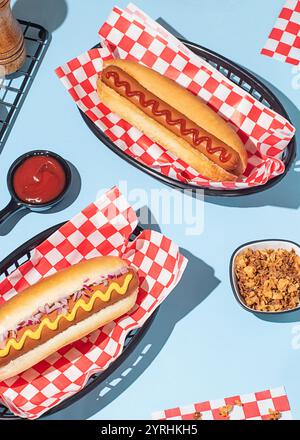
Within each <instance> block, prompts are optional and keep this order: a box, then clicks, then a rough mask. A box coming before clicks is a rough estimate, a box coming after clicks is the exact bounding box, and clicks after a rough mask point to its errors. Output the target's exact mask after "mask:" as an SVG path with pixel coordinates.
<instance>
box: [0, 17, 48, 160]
mask: <svg viewBox="0 0 300 440" xmlns="http://www.w3.org/2000/svg"><path fill="white" fill-rule="evenodd" d="M19 23H20V25H21V28H22V31H23V35H24V39H25V46H26V51H27V55H26V60H25V63H24V65H23V66H22V67H21V69H20V70H18V71H17V72H16V73H13V74H11V75H8V76H6V78H4V80H2V81H1V83H0V152H1V151H2V149H3V147H4V144H5V141H6V139H7V136H8V134H9V133H10V130H11V128H12V126H13V124H14V121H15V119H16V117H17V115H18V113H19V110H20V108H21V106H22V104H23V100H24V99H25V97H26V95H27V93H28V91H29V88H30V86H31V83H32V81H33V79H34V77H35V75H36V73H37V71H38V68H39V66H40V64H41V62H42V60H43V57H44V55H45V53H46V50H47V48H48V45H49V43H50V37H49V33H48V31H46V29H45V28H43V27H42V26H40V25H38V24H35V23H31V22H28V21H24V20H19Z"/></svg>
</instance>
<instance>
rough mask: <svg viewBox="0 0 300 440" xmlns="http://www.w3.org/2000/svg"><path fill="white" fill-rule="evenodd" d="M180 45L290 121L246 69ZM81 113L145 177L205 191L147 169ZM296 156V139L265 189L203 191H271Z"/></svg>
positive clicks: (234, 193)
mask: <svg viewBox="0 0 300 440" xmlns="http://www.w3.org/2000/svg"><path fill="white" fill-rule="evenodd" d="M180 41H181V42H182V43H184V44H185V45H186V46H187V47H188V48H189V49H190V50H192V51H193V52H194V53H195V54H196V55H199V56H200V57H201V58H203V59H204V60H205V61H206V62H208V63H209V64H210V65H211V66H212V67H214V68H215V69H217V70H219V72H221V73H222V74H223V75H224V76H226V77H227V78H228V79H230V80H231V81H233V82H234V83H235V84H237V85H238V86H240V87H241V88H242V89H244V90H245V91H246V92H248V93H250V95H252V96H253V97H254V98H255V99H257V100H258V101H259V102H261V103H262V104H264V105H265V106H266V107H269V108H270V109H272V110H274V111H275V112H276V113H279V114H280V115H282V116H283V117H284V118H286V119H287V120H290V119H289V117H288V114H287V112H286V110H285V108H284V107H283V105H282V104H281V102H280V101H279V99H278V98H277V97H276V96H275V95H274V93H273V92H272V91H271V90H270V89H269V88H268V87H267V86H266V85H264V84H263V83H262V82H261V81H260V80H259V79H257V78H256V77H255V76H254V75H252V74H251V73H250V72H248V70H246V69H244V68H243V67H241V66H239V65H238V64H236V63H234V62H233V61H230V60H229V59H227V58H225V57H223V56H222V55H219V54H218V53H216V52H213V51H212V50H209V49H207V48H205V47H203V46H200V45H199V44H196V43H192V42H190V41H187V40H184V39H180ZM97 47H101V45H100V44H97V45H96V46H94V48H97ZM79 111H80V113H81V116H82V117H83V119H84V121H85V123H86V124H87V126H88V127H89V128H90V130H91V131H92V132H93V133H94V134H95V136H96V137H97V138H98V139H99V140H100V141H101V142H103V144H105V145H106V146H107V147H108V148H110V149H111V150H112V151H113V152H114V153H116V154H117V155H118V156H120V157H122V158H123V159H124V160H126V161H127V162H128V163H130V164H131V165H133V166H134V167H136V168H138V169H139V170H141V171H144V172H145V173H147V174H149V175H150V176H152V177H154V178H156V179H158V180H160V181H161V182H163V183H165V184H167V185H169V186H172V187H173V188H177V189H181V190H192V191H196V190H197V189H203V188H201V187H200V186H195V185H192V184H188V183H183V182H180V181H178V180H176V179H173V178H171V177H168V176H164V175H163V174H161V173H160V172H158V171H156V170H154V169H152V168H150V167H147V166H146V165H144V164H142V163H141V162H139V161H138V160H136V159H134V158H133V157H131V156H129V155H128V154H126V153H124V152H123V151H122V150H121V149H120V148H118V147H117V146H116V145H115V144H114V143H113V142H112V141H111V140H110V139H109V138H108V137H107V136H106V135H105V134H104V132H103V131H102V130H101V129H100V128H99V127H97V125H95V124H94V122H93V121H91V119H90V118H89V117H88V116H86V114H85V113H84V112H82V111H81V110H79ZM295 155H296V142H295V138H293V139H292V140H291V141H290V143H289V144H288V146H287V147H286V149H285V151H284V153H283V157H282V161H283V162H284V164H285V170H284V172H283V173H282V174H280V175H279V176H276V177H274V178H273V179H271V180H269V181H268V182H267V183H265V184H264V185H259V186H254V187H251V188H242V189H236V190H217V189H211V188H204V189H203V190H204V194H205V195H207V196H214V197H215V196H217V197H236V196H245V195H250V194H255V193H258V192H261V191H264V190H266V189H269V188H271V187H272V186H274V185H275V184H276V183H278V182H279V181H280V180H281V179H282V178H283V177H284V176H285V174H286V173H287V171H288V170H289V168H290V166H291V164H292V162H293V160H294V158H295Z"/></svg>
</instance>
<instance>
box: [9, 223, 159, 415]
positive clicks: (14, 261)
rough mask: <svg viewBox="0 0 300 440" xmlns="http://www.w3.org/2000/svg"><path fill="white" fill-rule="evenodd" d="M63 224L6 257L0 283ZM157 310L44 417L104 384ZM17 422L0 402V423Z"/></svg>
mask: <svg viewBox="0 0 300 440" xmlns="http://www.w3.org/2000/svg"><path fill="white" fill-rule="evenodd" d="M63 224H64V223H60V224H58V225H56V226H52V227H51V228H49V229H47V230H45V231H43V232H41V233H40V234H38V235H36V236H35V237H33V238H32V239H30V240H29V241H27V242H26V243H24V244H23V245H21V246H20V247H19V248H18V249H16V250H15V251H14V252H12V253H11V254H10V255H9V256H8V257H6V258H5V259H4V260H3V261H2V262H0V281H1V280H2V279H4V278H5V277H7V276H8V275H9V274H10V273H12V272H13V271H14V270H16V269H17V268H18V267H20V266H21V265H22V264H24V263H25V262H26V261H28V260H29V259H30V258H31V253H32V250H33V249H34V248H36V247H37V246H38V245H39V244H41V243H42V242H43V241H44V240H46V239H47V238H48V237H50V235H52V234H53V233H54V232H55V231H57V229H59V228H60V227H61V226H62V225H63ZM142 230H143V229H142V228H141V227H140V226H137V228H136V229H135V230H134V232H133V234H132V236H131V237H130V241H132V240H134V239H135V238H136V237H137V236H138V235H139V234H140V233H141V232H142ZM157 311H158V309H157V310H156V311H155V312H154V313H153V314H152V315H151V316H150V318H149V319H148V320H147V321H146V323H145V324H144V325H143V327H141V328H139V329H135V330H132V331H131V332H130V333H128V335H127V337H126V340H125V343H124V348H123V351H122V353H121V354H120V356H119V357H118V358H117V359H116V360H115V361H114V362H113V363H112V364H111V365H110V366H109V367H108V368H107V369H106V370H105V371H103V372H102V373H96V374H94V375H93V376H91V377H90V378H89V380H88V382H87V384H86V385H85V387H84V388H83V389H82V390H81V391H79V392H78V393H76V394H74V395H73V396H71V397H69V398H68V399H66V400H64V401H63V402H61V403H60V404H58V405H57V406H55V407H53V408H52V409H50V410H49V411H48V412H47V413H46V415H52V414H55V413H57V412H58V411H61V410H62V409H65V408H67V407H68V406H69V405H71V404H72V403H75V402H76V401H77V400H79V399H80V398H81V397H83V396H85V395H86V394H87V393H89V392H90V391H92V390H93V389H94V388H95V387H96V386H98V385H100V384H101V383H103V382H105V381H106V380H107V378H108V377H109V376H110V375H111V374H112V373H113V372H114V371H115V370H116V369H117V368H118V367H120V366H121V364H122V363H123V362H124V360H125V359H126V358H127V357H128V356H129V355H130V354H131V353H132V352H133V350H134V349H135V347H136V346H137V345H138V343H139V342H140V341H141V339H142V338H143V337H144V336H145V334H146V332H147V330H148V329H149V327H150V326H151V323H152V322H153V320H154V318H155V316H156V314H157ZM9 419H10V420H19V417H17V416H15V415H14V414H13V413H12V412H11V411H10V410H9V409H8V408H7V407H6V406H4V405H3V404H2V403H1V401H0V421H1V420H9Z"/></svg>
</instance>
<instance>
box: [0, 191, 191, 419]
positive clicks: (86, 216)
mask: <svg viewBox="0 0 300 440" xmlns="http://www.w3.org/2000/svg"><path fill="white" fill-rule="evenodd" d="M136 225H137V217H136V214H135V212H134V211H133V209H132V208H131V207H130V205H129V204H128V202H127V201H126V200H125V199H124V197H123V196H122V195H121V194H120V192H119V190H118V188H113V189H111V190H110V191H108V192H107V193H106V194H104V195H103V196H102V197H101V198H100V199H99V200H97V201H96V202H95V203H92V204H91V205H89V206H88V207H87V208H85V209H84V210H83V211H82V212H81V213H80V214H78V215H76V216H75V217H74V218H73V219H72V220H70V221H69V222H68V223H66V224H65V225H63V226H62V227H61V228H60V229H59V230H58V231H57V232H55V233H54V234H53V235H51V237H49V238H48V239H47V240H46V241H44V242H43V243H42V244H41V245H39V246H38V247H37V248H36V249H35V250H34V251H33V254H32V258H31V259H30V261H28V262H26V263H25V264H23V265H22V266H21V267H20V268H19V269H17V270H15V271H14V272H13V273H12V274H11V275H9V276H8V277H7V278H5V279H4V280H3V281H2V282H1V283H0V303H1V302H3V301H7V300H8V299H9V298H11V297H12V296H14V295H16V294H17V293H18V292H20V291H22V290H24V288H26V287H28V286H29V285H32V284H34V283H36V282H37V281H38V280H40V279H41V278H42V277H45V276H48V275H50V274H52V273H54V272H56V271H58V270H60V269H62V268H65V267H68V266H70V265H73V264H75V263H78V262H79V261H81V260H82V259H90V258H92V257H96V256H99V255H118V256H122V257H123V258H125V259H127V260H128V261H129V263H130V264H131V265H132V266H133V267H135V268H136V269H137V270H138V274H139V279H140V291H139V294H138V300H137V305H136V306H135V308H134V309H133V311H132V312H131V313H130V314H126V315H123V316H122V317H120V318H119V319H117V320H116V321H114V322H112V323H111V324H108V325H106V326H105V327H103V328H101V329H100V330H97V331H96V332H94V333H92V334H91V335H89V336H88V337H86V338H84V339H82V340H79V341H77V342H75V343H73V344H71V345H68V346H67V347H64V348H62V349H61V350H59V351H58V352H57V353H55V354H54V355H52V356H50V357H48V358H47V359H46V360H44V361H42V362H40V363H39V364H37V365H35V366H34V367H33V368H31V369H29V370H27V371H26V372H24V373H22V374H20V375H18V376H16V377H14V378H12V379H8V380H6V381H4V382H0V399H1V401H2V402H3V403H4V404H5V405H6V406H7V407H8V408H9V409H10V410H11V411H12V412H13V413H14V414H16V415H18V416H21V417H27V418H29V419H34V418H37V417H39V416H41V415H42V414H43V413H44V412H45V411H47V410H48V409H50V408H52V407H53V406H55V405H57V404H58V403H60V402H61V401H63V400H64V399H66V398H67V397H70V396H71V395H73V394H75V393H77V392H78V391H79V390H81V389H82V388H83V387H84V386H85V384H86V382H87V380H88V378H89V377H90V376H91V375H92V374H94V373H96V372H99V371H103V370H105V369H106V368H107V367H108V366H109V365H110V364H111V363H112V362H113V361H114V360H116V358H117V357H118V356H119V355H120V354H121V352H122V348H123V345H124V341H125V338H126V336H127V334H128V333H129V332H130V331H131V330H133V329H136V328H139V327H141V326H142V325H143V324H144V323H145V321H146V320H147V319H148V318H149V316H150V315H151V314H152V313H153V312H154V310H155V309H156V308H157V307H158V306H159V305H160V304H161V302H162V301H163V300H164V299H165V298H166V296H167V295H168V294H169V293H170V292H171V291H172V289H173V288H174V287H175V286H176V284H177V283H178V282H179V280H180V278H181V276H182V274H183V271H184V269H185V266H186V263H187V260H186V259H185V258H184V257H183V256H182V255H181V254H180V253H179V250H178V247H177V245H175V244H174V243H172V241H171V240H169V239H168V238H167V237H165V236H163V235H162V234H160V233H158V232H155V231H151V230H144V231H143V232H141V234H140V235H139V236H138V237H137V238H136V239H135V240H134V241H133V242H129V241H128V240H129V237H130V235H131V233H132V232H133V231H134V229H135V228H136Z"/></svg>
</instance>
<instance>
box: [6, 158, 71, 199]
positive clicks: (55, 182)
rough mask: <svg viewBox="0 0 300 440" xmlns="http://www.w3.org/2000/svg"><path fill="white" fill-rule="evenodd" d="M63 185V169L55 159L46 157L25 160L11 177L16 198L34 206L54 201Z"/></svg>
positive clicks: (64, 177)
mask: <svg viewBox="0 0 300 440" xmlns="http://www.w3.org/2000/svg"><path fill="white" fill-rule="evenodd" d="M65 185H66V174H65V171H64V168H63V167H62V165H61V164H60V163H59V161H58V160H57V159H54V158H53V157H51V156H46V155H45V156H33V157H29V158H28V159H25V160H24V162H23V163H21V165H20V166H19V167H18V168H17V169H16V171H15V173H14V176H13V188H14V190H15V193H16V195H17V196H18V198H19V199H20V200H22V201H23V202H26V203H31V204H36V205H39V204H43V203H48V202H51V201H52V200H55V199H56V198H57V197H58V196H59V195H60V194H61V193H62V192H63V190H64V188H65Z"/></svg>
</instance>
